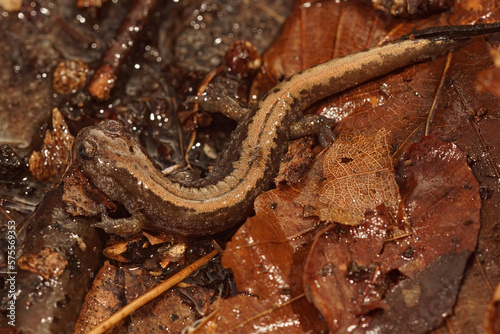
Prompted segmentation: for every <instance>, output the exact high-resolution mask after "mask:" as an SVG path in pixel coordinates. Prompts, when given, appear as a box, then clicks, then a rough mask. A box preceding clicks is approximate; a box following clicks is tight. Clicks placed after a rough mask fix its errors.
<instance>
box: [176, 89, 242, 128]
mask: <svg viewBox="0 0 500 334" xmlns="http://www.w3.org/2000/svg"><path fill="white" fill-rule="evenodd" d="M186 102H187V103H198V104H199V105H200V107H201V108H202V109H203V110H205V111H207V112H210V113H221V114H223V115H224V116H226V117H228V118H231V119H232V120H235V121H236V122H240V121H241V120H242V119H243V118H244V117H245V115H247V113H248V109H246V108H242V107H241V106H240V105H239V104H238V102H236V100H234V99H232V98H231V97H229V96H227V95H220V94H219V95H215V94H206V93H204V94H203V95H202V96H200V97H198V96H189V97H188V98H186Z"/></svg>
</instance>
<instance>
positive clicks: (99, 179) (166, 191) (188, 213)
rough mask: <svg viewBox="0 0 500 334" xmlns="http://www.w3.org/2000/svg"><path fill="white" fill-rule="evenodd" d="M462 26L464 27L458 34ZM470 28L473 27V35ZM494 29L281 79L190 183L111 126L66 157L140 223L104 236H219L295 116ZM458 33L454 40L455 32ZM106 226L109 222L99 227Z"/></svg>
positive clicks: (94, 130)
mask: <svg viewBox="0 0 500 334" xmlns="http://www.w3.org/2000/svg"><path fill="white" fill-rule="evenodd" d="M460 27H464V28H460ZM471 27H479V28H478V29H476V30H473V29H471ZM499 27H500V24H490V25H480V26H455V27H440V28H437V29H438V30H437V32H436V30H432V31H431V30H426V31H422V32H416V33H414V34H412V36H410V37H407V38H403V39H401V40H397V41H395V42H393V43H390V44H386V45H382V46H375V47H371V48H369V49H366V50H364V51H360V52H356V53H353V54H349V55H346V56H344V57H340V58H336V59H332V60H330V61H327V62H325V63H322V64H319V65H316V66H313V67H311V68H308V69H306V70H304V71H302V72H299V73H297V74H295V75H293V76H292V77H290V78H288V79H285V80H284V81H282V82H281V83H280V84H278V85H277V86H276V87H275V88H273V89H272V90H271V91H269V92H268V93H267V95H265V97H264V98H263V99H262V101H261V102H260V103H258V104H257V107H256V108H251V109H250V111H249V112H248V115H247V117H244V118H243V120H242V121H241V122H240V123H239V124H238V125H237V127H236V129H235V130H234V131H233V133H232V135H231V140H230V141H229V143H228V145H227V147H226V149H225V150H224V151H223V152H221V154H220V156H219V158H218V159H217V161H216V163H215V166H214V167H213V169H212V171H211V172H210V173H209V175H208V176H207V177H205V178H202V179H200V180H197V181H180V180H174V179H173V178H169V177H166V176H164V175H163V174H162V173H161V172H160V171H159V170H158V169H157V168H156V167H155V164H154V162H153V161H152V160H151V158H150V157H149V155H148V154H147V153H146V152H145V150H144V149H143V148H142V147H141V145H140V144H139V143H138V142H137V141H136V140H134V139H133V138H132V136H131V135H130V134H128V133H127V132H126V131H125V130H124V128H123V126H122V125H121V124H120V123H119V122H116V121H105V122H102V123H101V124H98V125H95V126H90V127H87V128H84V129H82V131H80V133H79V134H78V136H77V137H76V140H75V143H74V156H75V161H76V163H77V164H78V165H79V166H80V168H81V170H82V171H83V172H84V173H85V174H87V175H88V177H89V178H90V180H91V182H92V183H93V184H94V185H95V186H97V187H98V188H99V189H100V190H101V191H103V192H104V193H105V194H106V195H107V196H108V197H109V198H110V199H112V200H114V201H118V202H120V203H122V204H123V205H124V206H125V208H126V209H127V210H128V211H129V212H130V213H131V214H132V215H136V214H139V215H140V216H142V217H143V218H144V219H142V220H138V222H139V223H138V224H132V225H131V226H129V227H127V226H125V227H124V226H120V227H117V228H116V230H113V226H107V227H108V229H107V230H108V231H111V232H115V233H119V234H124V233H126V232H127V230H129V231H130V232H137V231H138V230H139V229H145V230H150V231H161V232H167V233H173V234H177V235H182V236H190V237H198V236H204V235H210V234H214V233H218V232H221V231H224V230H226V229H228V228H230V227H233V226H235V225H236V224H238V223H240V222H242V221H243V220H244V219H245V218H246V217H248V216H249V215H251V213H252V210H253V202H254V200H255V198H256V197H257V196H258V195H259V194H260V193H262V192H263V191H265V190H268V189H270V187H271V185H272V181H273V179H274V177H275V176H276V173H277V171H278V166H279V163H280V160H281V158H282V157H283V155H284V154H285V152H286V150H287V142H288V141H289V140H290V126H291V125H292V124H293V123H295V122H296V121H298V120H299V119H300V118H301V117H302V111H303V110H304V109H305V108H307V107H308V106H310V105H311V104H312V103H314V102H316V101H318V100H321V99H323V98H325V97H327V96H330V95H333V94H336V93H339V92H341V91H344V90H346V89H349V88H352V87H355V86H357V85H359V84H361V83H363V82H366V81H368V80H371V79H373V78H376V77H379V76H382V75H384V74H387V73H389V72H391V71H394V70H396V69H400V68H403V67H406V66H408V65H411V64H414V63H417V62H421V61H424V60H427V59H432V58H433V57H436V56H438V55H441V54H443V53H445V52H447V51H449V50H452V49H454V48H457V47H459V46H460V45H461V44H462V41H463V40H464V38H463V37H465V36H467V35H472V34H482V33H490V32H496V31H498V29H499ZM457 31H458V33H457ZM107 222H108V223H111V225H112V222H110V221H107Z"/></svg>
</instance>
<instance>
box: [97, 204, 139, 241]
mask: <svg viewBox="0 0 500 334" xmlns="http://www.w3.org/2000/svg"><path fill="white" fill-rule="evenodd" d="M99 208H100V209H101V221H100V222H98V223H95V224H94V226H95V227H99V228H102V229H103V230H104V232H106V233H108V234H118V235H123V236H125V235H134V234H137V233H139V232H141V230H142V227H143V226H144V222H145V220H146V218H145V217H144V216H143V215H142V214H140V213H137V214H134V215H133V216H131V217H128V218H111V217H110V216H109V215H108V213H107V211H106V208H105V207H104V206H103V205H100V206H99Z"/></svg>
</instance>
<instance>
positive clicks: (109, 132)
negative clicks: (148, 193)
mask: <svg viewBox="0 0 500 334" xmlns="http://www.w3.org/2000/svg"><path fill="white" fill-rule="evenodd" d="M73 152H74V153H73V154H74V161H75V162H76V163H77V164H78V165H79V167H80V168H81V169H82V171H83V172H84V173H85V174H87V175H88V176H89V177H90V178H91V179H92V180H93V181H94V180H95V179H97V178H98V177H99V176H104V175H108V176H112V177H116V176H117V175H118V174H119V172H120V169H122V168H124V167H125V168H126V167H127V166H134V164H136V165H137V163H138V162H140V161H144V159H147V157H146V155H145V153H144V152H143V151H142V149H141V147H140V145H139V144H138V143H137V142H136V141H135V140H134V139H133V138H132V136H131V135H130V134H128V133H127V132H126V131H125V129H124V127H123V125H122V124H121V123H120V122H117V121H112V120H110V121H104V122H101V123H99V124H98V125H94V126H89V127H87V128H85V129H83V130H81V131H80V133H78V136H77V137H76V139H75V143H74V147H73ZM96 185H97V186H98V187H99V186H100V185H99V184H96Z"/></svg>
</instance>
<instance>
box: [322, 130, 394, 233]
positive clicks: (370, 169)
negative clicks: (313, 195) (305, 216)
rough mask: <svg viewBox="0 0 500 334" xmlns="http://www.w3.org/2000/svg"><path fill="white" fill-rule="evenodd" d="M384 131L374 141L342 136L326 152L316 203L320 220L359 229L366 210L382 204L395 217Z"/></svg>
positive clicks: (343, 134) (392, 186)
mask: <svg viewBox="0 0 500 334" xmlns="http://www.w3.org/2000/svg"><path fill="white" fill-rule="evenodd" d="M386 135H387V131H385V130H380V131H379V132H378V133H377V134H376V135H375V136H374V137H366V136H362V135H354V134H352V133H350V132H343V133H341V134H340V135H339V137H338V138H337V140H336V141H335V143H334V144H333V145H332V146H330V148H328V151H327V152H326V154H325V160H324V162H323V174H324V177H325V182H324V184H323V187H322V188H321V190H320V192H319V196H318V199H317V200H316V214H317V215H318V217H319V218H320V219H321V220H327V221H333V222H339V223H341V224H346V225H358V224H360V223H361V222H362V221H363V218H364V217H365V213H366V211H367V210H374V209H375V208H376V207H377V206H379V205H382V204H384V205H385V206H386V207H387V209H388V210H389V214H390V216H392V217H393V218H394V219H395V218H396V217H397V216H398V208H399V203H400V202H401V198H400V196H399V189H398V186H397V184H396V180H395V179H394V170H393V167H392V160H391V157H390V155H389V149H388V147H387V142H386V139H385V137H386Z"/></svg>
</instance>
